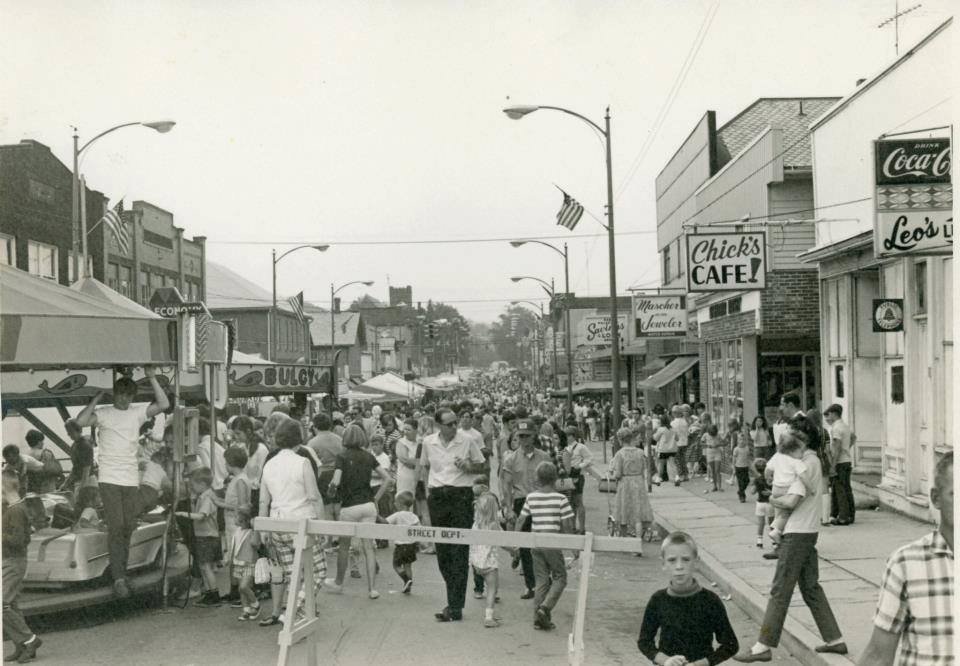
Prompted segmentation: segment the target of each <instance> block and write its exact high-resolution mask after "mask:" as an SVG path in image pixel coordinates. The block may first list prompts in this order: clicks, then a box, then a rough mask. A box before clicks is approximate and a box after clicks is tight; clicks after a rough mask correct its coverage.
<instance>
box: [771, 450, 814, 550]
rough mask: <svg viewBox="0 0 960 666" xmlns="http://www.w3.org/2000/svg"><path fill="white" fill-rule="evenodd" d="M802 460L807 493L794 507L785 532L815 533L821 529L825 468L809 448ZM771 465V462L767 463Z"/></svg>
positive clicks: (802, 478) (802, 475) (801, 477)
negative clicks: (821, 503)
mask: <svg viewBox="0 0 960 666" xmlns="http://www.w3.org/2000/svg"><path fill="white" fill-rule="evenodd" d="M801 461H802V462H803V464H804V465H806V468H807V469H806V471H804V472H803V473H802V474H801V475H800V479H801V481H802V482H803V485H804V487H805V488H806V490H807V495H806V497H804V498H803V499H802V500H800V503H799V504H797V506H795V507H794V508H793V511H792V512H791V513H790V517H789V518H787V524H786V526H785V527H784V528H783V533H784V534H790V533H798V534H815V533H817V532H819V531H820V497H821V495H822V494H823V468H822V467H821V466H820V458H818V457H817V454H816V452H815V451H811V450H810V449H807V450H806V451H804V452H803V458H801ZM767 464H768V465H769V463H767Z"/></svg>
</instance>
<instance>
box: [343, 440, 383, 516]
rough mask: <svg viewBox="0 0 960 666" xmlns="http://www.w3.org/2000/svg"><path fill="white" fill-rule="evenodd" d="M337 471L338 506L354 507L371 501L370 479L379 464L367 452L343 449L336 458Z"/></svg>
mask: <svg viewBox="0 0 960 666" xmlns="http://www.w3.org/2000/svg"><path fill="white" fill-rule="evenodd" d="M336 464H337V469H339V470H340V506H341V507H343V508H346V507H348V506H356V505H358V504H366V503H367V502H372V501H373V489H372V488H371V487H370V478H371V477H372V476H373V470H375V469H377V467H379V466H380V463H379V462H378V461H377V459H376V458H374V457H373V455H372V454H371V453H370V452H369V451H364V450H363V449H354V448H345V449H344V450H343V453H341V454H340V455H338V456H337V463H336Z"/></svg>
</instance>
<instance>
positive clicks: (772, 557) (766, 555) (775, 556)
mask: <svg viewBox="0 0 960 666" xmlns="http://www.w3.org/2000/svg"><path fill="white" fill-rule="evenodd" d="M763 559H765V560H779V559H780V553H778V552H777V551H773V552H770V553H764V554H763Z"/></svg>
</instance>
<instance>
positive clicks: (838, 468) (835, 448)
mask: <svg viewBox="0 0 960 666" xmlns="http://www.w3.org/2000/svg"><path fill="white" fill-rule="evenodd" d="M823 420H824V421H826V422H827V429H828V432H829V435H830V460H831V461H832V462H833V474H832V477H831V482H830V496H831V502H830V505H831V506H830V522H831V523H832V524H833V525H852V524H853V522H854V520H856V517H857V507H856V505H855V504H854V498H853V487H852V486H851V484H850V475H851V474H852V472H853V457H852V456H851V455H850V449H851V446H852V437H853V432H852V431H851V430H850V426H848V425H847V424H846V422H844V420H843V407H841V406H840V405H836V404H834V405H830V406H829V407H827V408H826V409H825V410H824V412H823Z"/></svg>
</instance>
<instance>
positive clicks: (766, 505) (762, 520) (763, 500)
mask: <svg viewBox="0 0 960 666" xmlns="http://www.w3.org/2000/svg"><path fill="white" fill-rule="evenodd" d="M766 469H767V461H766V460H764V459H763V458H756V459H755V460H754V461H753V493H754V494H756V496H757V502H756V504H755V505H754V511H753V515H755V516H756V517H757V548H763V535H764V534H765V533H766V531H767V525H769V524H770V523H771V522H772V521H773V507H772V506H770V493H771V491H772V490H773V489H772V488H771V487H770V482H769V481H767V475H766Z"/></svg>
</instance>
